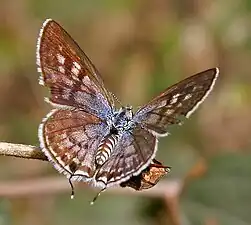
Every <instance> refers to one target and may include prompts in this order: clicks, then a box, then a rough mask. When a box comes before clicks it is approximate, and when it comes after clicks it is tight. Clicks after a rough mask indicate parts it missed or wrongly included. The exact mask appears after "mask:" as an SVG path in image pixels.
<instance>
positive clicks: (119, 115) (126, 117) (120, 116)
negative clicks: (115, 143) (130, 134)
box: [113, 106, 133, 131]
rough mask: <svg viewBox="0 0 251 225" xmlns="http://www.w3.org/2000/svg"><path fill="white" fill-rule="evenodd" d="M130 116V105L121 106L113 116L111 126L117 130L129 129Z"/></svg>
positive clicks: (131, 115)
mask: <svg viewBox="0 0 251 225" xmlns="http://www.w3.org/2000/svg"><path fill="white" fill-rule="evenodd" d="M132 118H133V112H132V106H126V107H121V108H120V109H119V110H118V111H117V112H116V114H115V116H114V121H113V126H114V127H115V128H116V129H117V130H118V131H124V130H127V129H129V125H130V122H131V120H132Z"/></svg>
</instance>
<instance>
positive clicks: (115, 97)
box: [110, 92, 123, 107]
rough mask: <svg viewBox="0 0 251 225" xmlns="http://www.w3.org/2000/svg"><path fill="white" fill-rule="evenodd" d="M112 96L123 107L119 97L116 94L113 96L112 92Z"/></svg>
mask: <svg viewBox="0 0 251 225" xmlns="http://www.w3.org/2000/svg"><path fill="white" fill-rule="evenodd" d="M110 94H111V95H112V97H113V98H114V99H115V100H116V101H117V102H118V103H119V105H120V106H121V107H123V104H122V103H121V101H120V100H119V99H118V97H117V96H116V95H115V94H113V93H112V92H110Z"/></svg>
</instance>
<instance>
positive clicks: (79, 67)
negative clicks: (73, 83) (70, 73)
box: [73, 62, 81, 70]
mask: <svg viewBox="0 0 251 225" xmlns="http://www.w3.org/2000/svg"><path fill="white" fill-rule="evenodd" d="M73 65H74V66H75V67H76V68H77V69H78V70H80V69H81V66H80V64H79V63H77V62H73Z"/></svg>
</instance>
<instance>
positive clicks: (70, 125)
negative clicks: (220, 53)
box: [36, 19, 219, 195]
mask: <svg viewBox="0 0 251 225" xmlns="http://www.w3.org/2000/svg"><path fill="white" fill-rule="evenodd" d="M36 58H37V66H38V72H40V74H41V76H40V80H39V83H40V84H41V85H43V86H45V87H47V88H48V89H49V91H50V96H49V98H45V100H46V102H48V103H50V104H51V105H52V107H53V108H54V109H52V110H51V111H50V112H49V113H48V114H47V116H46V117H45V118H44V119H43V121H42V123H41V124H40V126H39V131H38V137H39V141H40V147H41V149H42V151H43V152H44V154H45V155H46V156H47V158H48V159H49V161H50V162H52V164H53V165H54V167H55V168H56V169H57V170H58V171H59V172H60V173H63V174H65V175H66V176H67V178H68V179H69V182H70V184H71V187H72V195H73V186H72V182H71V181H83V182H86V183H88V184H90V185H91V186H94V187H98V188H100V189H101V191H102V190H105V189H107V188H109V187H112V186H119V185H120V184H122V183H125V182H127V181H129V183H126V184H130V179H131V178H132V177H137V176H139V175H142V173H143V171H144V170H145V169H147V168H149V166H150V164H151V163H153V161H154V158H155V155H156V151H157V143H158V138H159V137H162V136H166V135H168V128H169V127H170V126H171V125H175V124H181V122H182V120H181V119H182V117H186V118H188V117H189V116H190V115H191V114H192V113H193V112H194V111H195V110H196V109H197V108H198V106H199V105H200V104H201V103H202V102H203V101H204V100H205V98H206V97H207V96H208V94H209V93H210V92H211V91H212V89H213V87H214V84H215V82H216V79H217V77H218V75H219V69H218V68H212V69H208V70H206V71H204V72H201V73H198V74H196V75H193V76H191V77H188V78H186V79H184V80H182V81H180V82H179V83H177V84H174V85H172V86H171V87H169V88H167V89H166V90H164V91H163V92H162V93H161V94H159V95H158V96H157V97H155V98H154V99H153V100H151V101H150V102H148V103H147V104H145V105H143V106H142V107H140V108H139V109H138V110H137V111H136V112H135V113H134V112H133V110H132V107H130V106H126V107H120V108H119V109H117V108H116V107H115V103H116V101H117V99H116V98H115V97H114V95H113V94H111V92H109V91H108V90H107V89H106V88H105V86H104V83H103V81H102V78H101V76H100V74H99V72H98V70H97V69H96V68H95V66H94V65H93V64H92V62H91V61H90V59H89V58H88V57H87V55H86V54H85V53H84V52H83V51H82V50H81V48H80V47H79V46H78V44H77V43H76V42H75V41H74V40H73V38H71V36H70V35H69V34H68V33H67V32H66V31H65V30H64V29H63V28H62V27H61V26H60V25H59V24H58V23H57V22H55V21H54V20H52V19H47V20H46V21H45V22H44V23H43V26H42V28H41V30H40V34H39V38H38V41H37V54H36ZM132 182H133V181H132Z"/></svg>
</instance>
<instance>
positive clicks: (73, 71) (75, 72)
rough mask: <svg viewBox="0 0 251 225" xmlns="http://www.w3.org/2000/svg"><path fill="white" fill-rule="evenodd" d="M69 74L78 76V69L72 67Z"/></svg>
mask: <svg viewBox="0 0 251 225" xmlns="http://www.w3.org/2000/svg"><path fill="white" fill-rule="evenodd" d="M71 72H72V73H73V74H74V75H75V76H78V74H79V69H78V68H77V67H75V66H73V67H72V68H71ZM78 80H79V79H78Z"/></svg>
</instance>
